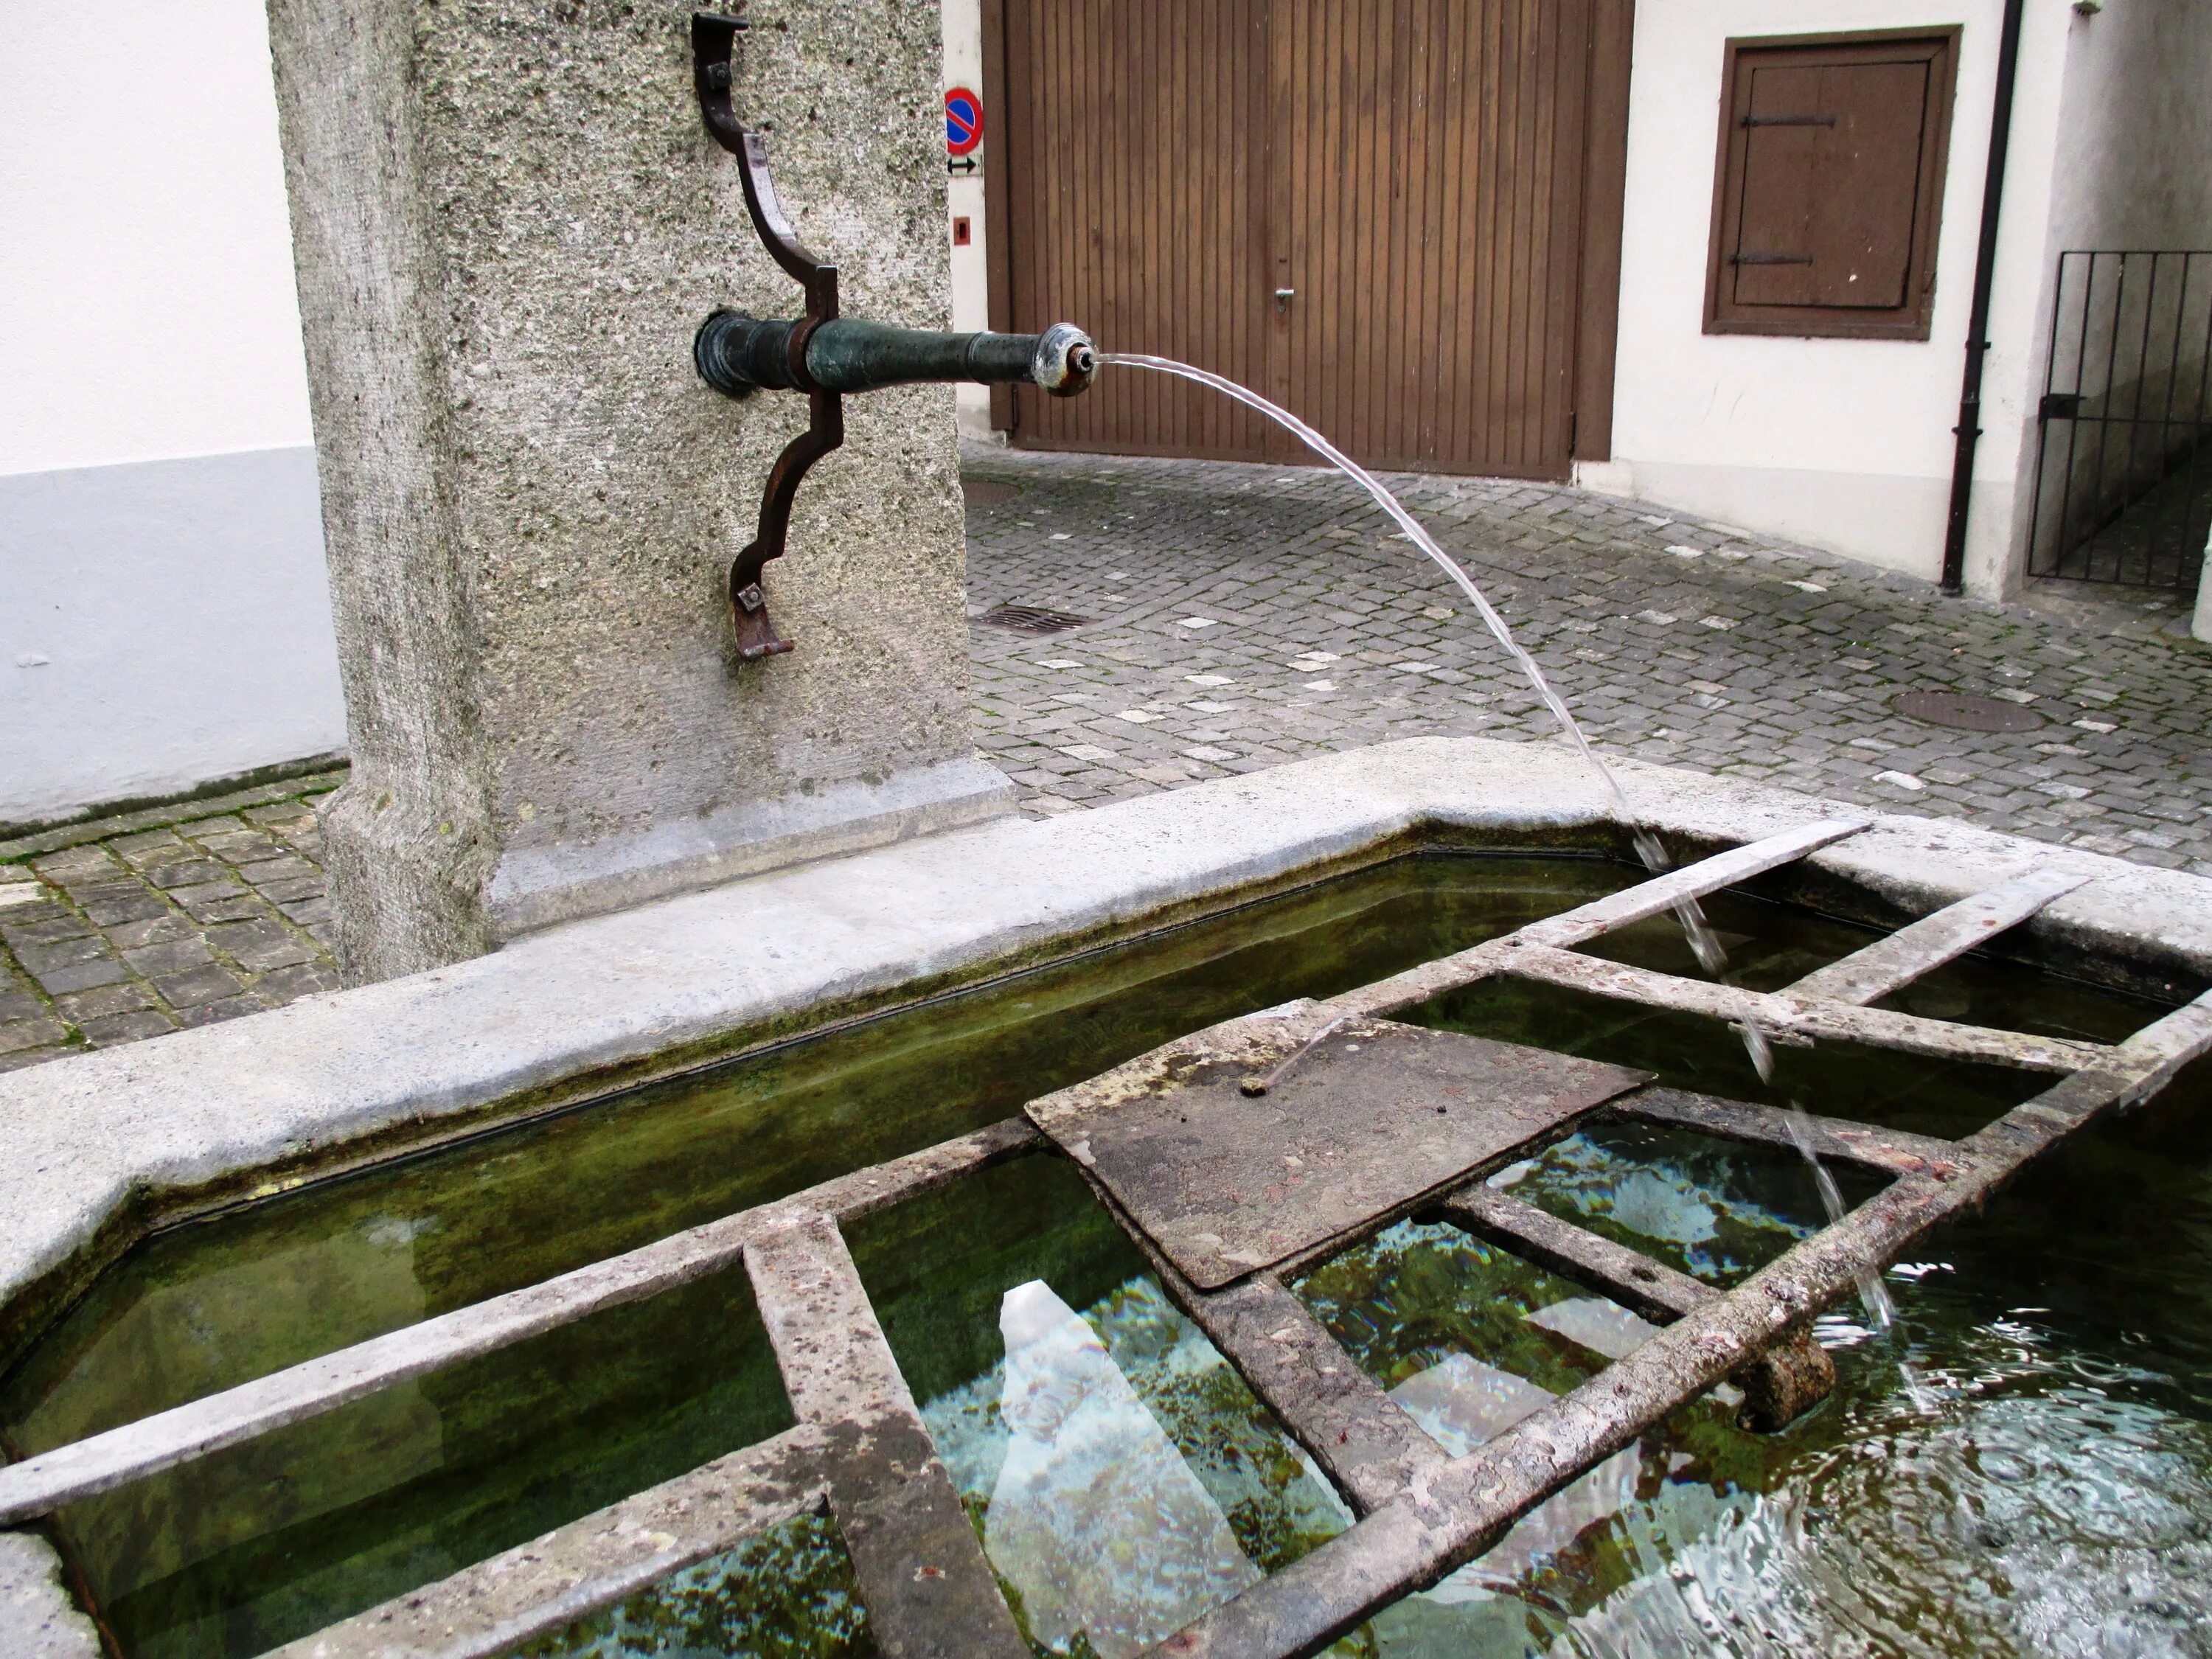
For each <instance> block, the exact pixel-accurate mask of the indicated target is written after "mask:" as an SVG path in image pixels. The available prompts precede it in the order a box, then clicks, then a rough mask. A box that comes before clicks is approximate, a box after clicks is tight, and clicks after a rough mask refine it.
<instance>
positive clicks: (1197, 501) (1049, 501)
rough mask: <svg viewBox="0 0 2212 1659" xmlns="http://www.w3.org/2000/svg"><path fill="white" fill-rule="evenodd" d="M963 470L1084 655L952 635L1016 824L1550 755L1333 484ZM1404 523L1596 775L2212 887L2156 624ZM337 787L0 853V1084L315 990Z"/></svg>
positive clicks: (1903, 586) (1013, 566)
mask: <svg viewBox="0 0 2212 1659" xmlns="http://www.w3.org/2000/svg"><path fill="white" fill-rule="evenodd" d="M965 471H966V476H967V480H968V489H969V598H970V601H971V603H970V606H969V609H970V611H971V613H972V614H975V615H977V616H980V615H981V613H983V612H985V611H988V610H990V609H992V608H993V607H996V606H1000V605H1018V606H1027V607H1032V608H1035V609H1040V610H1048V611H1060V612H1065V613H1068V614H1071V615H1073V616H1077V617H1084V618H1086V619H1088V620H1086V621H1085V622H1084V623H1082V624H1081V625H1080V626H1077V627H1073V628H1069V629H1064V630H1061V631H1055V632H1053V633H1050V634H1047V635H1036V634H1025V633H1022V632H1018V631H1014V630H1012V629H1006V628H1002V627H999V626H994V625H990V624H987V623H981V622H980V621H979V622H977V623H975V625H974V627H973V628H972V630H971V631H972V636H973V641H974V671H975V702H976V720H977V737H978V741H979V743H980V744H981V747H982V749H983V750H985V752H986V753H987V754H988V755H990V756H991V757H993V758H994V759H995V760H996V761H997V762H998V763H999V764H1000V766H1002V767H1003V768H1004V769H1006V771H1007V772H1008V773H1009V774H1010V775H1012V777H1013V778H1014V779H1015V780H1016V781H1017V782H1018V783H1019V784H1020V785H1021V786H1022V787H1023V792H1024V793H1023V800H1024V806H1025V808H1026V809H1027V810H1029V811H1032V812H1065V811H1077V810H1079V809H1080V808H1083V807H1085V806H1090V805H1097V804H1098V803H1100V802H1103V801H1108V800H1115V799H1121V798H1123V797H1126V796H1129V795H1133V794H1141V793H1147V792H1150V791H1152V790H1157V789H1163V788H1171V787H1176V786H1177V785H1179V784H1183V783H1188V782H1194V781H1198V780H1200V779H1203V778H1207V777H1218V776H1220V775H1224V774H1225V773H1230V772H1242V771H1249V770H1252V769H1255V768H1259V767H1264V766H1273V765H1276V764H1279V763H1282V762H1285V761H1290V760H1296V759H1297V758H1299V757H1302V756H1305V755H1310V754H1314V753H1317V752H1320V751H1322V750H1331V749H1343V748H1350V747H1354V746H1358V745H1360V744H1370V743H1376V742H1379V741H1382V740H1383V739H1385V738H1396V737H1412V736H1418V735H1426V734H1434V733H1443V732H1479V733H1481V734H1483V735H1485V736H1489V737H1495V738H1508V739H1516V740H1528V741H1555V740H1556V738H1555V735H1554V732H1553V724H1552V721H1551V719H1550V716H1549V715H1548V714H1546V713H1545V712H1544V710H1543V708H1542V707H1541V704H1539V702H1537V700H1536V698H1535V696H1534V694H1533V693H1532V692H1531V691H1530V690H1528V687H1527V685H1526V684H1524V683H1523V682H1522V680H1521V679H1520V678H1518V676H1517V675H1516V672H1515V671H1513V670H1512V668H1511V666H1510V664H1509V663H1508V662H1507V660H1506V659H1505V657H1504V653H1503V652H1502V651H1500V650H1499V649H1498V647H1497V645H1496V644H1495V643H1494V642H1493V641H1492V640H1491V639H1490V638H1489V636H1488V635H1487V634H1486V633H1485V632H1484V631H1483V629H1482V628H1481V625H1480V622H1479V621H1478V620H1477V619H1476V618H1475V617H1473V616H1472V615H1471V614H1468V606H1467V605H1466V604H1465V602H1464V600H1463V599H1462V597H1461V596H1460V594H1459V593H1458V592H1456V591H1455V589H1454V588H1453V587H1452V586H1450V585H1449V582H1448V581H1447V580H1446V579H1445V578H1444V577H1443V574H1441V573H1439V572H1437V571H1436V570H1435V569H1434V568H1431V566H1430V565H1429V563H1428V562H1427V561H1426V560H1425V559H1424V558H1422V557H1421V556H1419V553H1418V552H1417V551H1416V550H1414V549H1413V547H1412V545H1411V544H1409V543H1408V542H1406V541H1404V540H1403V539H1400V538H1396V537H1395V535H1394V534H1393V533H1392V530H1393V527H1392V526H1390V524H1389V521H1388V520H1385V519H1384V518H1383V515H1382V513H1379V512H1378V511H1376V509H1375V508H1373V507H1371V506H1370V504H1369V503H1368V502H1367V501H1366V500H1365V498H1364V496H1362V495H1359V493H1358V491H1357V490H1356V489H1354V488H1353V486H1352V485H1351V484H1350V483H1346V482H1345V481H1344V480H1342V479H1340V478H1339V477H1336V476H1335V475H1334V474H1324V473H1322V472H1320V471H1310V470H1307V469H1303V468H1299V469H1287V468H1280V467H1255V466H1236V465H1214V464H1208V463H1201V462H1192V461H1153V460H1132V459H1107V458H1098V457H1085V456H1064V455H1042V454H1026V453H1011V452H1006V451H1000V450H983V451H975V452H971V453H969V456H968V458H967V460H966V463H965ZM1394 482H1398V481H1394ZM1403 494H1404V495H1405V498H1406V500H1407V504H1408V506H1409V507H1412V508H1413V511H1414V512H1415V513H1417V514H1418V515H1419V516H1420V517H1421V518H1422V520H1424V522H1425V523H1427V524H1428V525H1430V526H1431V528H1432V529H1433V530H1434V531H1435V532H1436V533H1437V537H1438V539H1440V540H1441V541H1442V542H1443V544H1445V545H1446V546H1447V547H1449V548H1450V549H1451V550H1453V551H1454V552H1455V553H1456V554H1458V555H1460V556H1462V558H1463V559H1464V560H1465V562H1467V564H1468V568H1469V571H1470V573H1471V574H1473V575H1474V579H1475V580H1476V581H1477V582H1479V583H1480V584H1482V585H1483V586H1484V589H1485V591H1486V592H1487V593H1488V594H1489V595H1490V597H1491V599H1492V601H1493V602H1494V603H1496V604H1497V605H1498V607H1499V609H1500V610H1502V611H1504V613H1505V616H1506V619H1507V621H1508V622H1509V623H1510V624H1511V625H1512V626H1513V628H1514V629H1515V631H1516V635H1517V636H1518V637H1519V638H1520V639H1521V641H1522V643H1523V644H1525V645H1526V646H1527V647H1528V648H1529V649H1530V650H1531V651H1532V652H1533V653H1534V654H1535V655H1536V657H1537V658H1538V659H1539V660H1540V661H1541V663H1542V664H1543V665H1544V667H1545V669H1546V671H1547V673H1549V674H1550V675H1552V676H1553V678H1554V680H1555V682H1556V684H1558V686H1559V690H1561V691H1562V692H1563V693H1564V694H1565V696H1566V698H1567V700H1568V702H1570V703H1571V705H1572V706H1573V707H1574V708H1575V709H1576V710H1577V713H1578V714H1580V715H1581V717H1582V718H1583V720H1584V721H1585V723H1586V725H1587V728H1588V730H1589V734H1590V736H1591V738H1592V739H1593V740H1594V741H1595V743H1596V744H1598V746H1599V747H1600V748H1601V750H1607V751H1610V752H1613V753H1619V754H1628V755H1636V756H1640V757H1644V758H1647V759H1650V760H1656V761H1663V762H1668V763H1674V764H1678V765H1683V766H1690V767H1696V768H1699V769H1705V770H1710V771H1717V772H1726V773H1733V774H1737V775H1743V776H1747V777H1757V778H1765V779H1769V780H1771V781H1776V782H1779V783H1783V784H1785V785H1789V786H1791V787H1797V788H1800V789H1803V790H1806V791H1808V792H1810V793H1818V794H1821V795H1826V796H1829V797H1832V798H1837V799H1844V800H1851V801H1858V802H1863V803H1866V804H1868V805H1878V806H1881V807H1884V808H1887V809H1892V810H1902V811H1915V812H1923V813H1936V814H1955V815H1959V816H1962V817H1971V818H1972V819H1974V820H1975V821H1976V822H1978V823H1984V824H1986V825H1988V826H1990V827H1991V828H1994V829H2007V830H2011V831H2013V832H2015V833H2017V834H2021V835H2025V836H2037V837H2039V838H2041V839H2044V840H2047V841H2055V842H2069V843H2072V844H2075V845H2079V846H2082V847H2087V848H2091V849H2093V850H2094V851H2097V852H2100V853H2109V854H2117V855H2119V856H2121V857H2125V858H2130V859H2134V860H2138V861H2140V862H2143V863H2148V864H2156V865H2161V866H2169V867H2175V868H2187V869H2191V870H2193V871H2195V872H2197V873H2199V874H2205V875H2212V742H2208V740H2207V737H2206V732H2205V725H2206V722H2205V711H2206V710H2207V709H2208V708H2212V650H2207V649H2206V648H2205V647H2201V646H2198V645H2197V644H2195V643H2193V642H2192V641H2190V640H2189V639H2188V638H2187V637H2186V633H2185V616H2184V614H2183V612H2182V611H2181V609H2180V607H2179V605H2177V604H2175V603H2173V602H2172V601H2166V602H2164V603H2163V605H2161V606H2160V608H2155V609H2154V608H2148V607H2149V606H2151V605H2158V603H2159V602H2157V601H2155V600H2153V599H2148V597H2147V596H2143V595H2139V594H2137V595H2128V594H2123V593H2120V592H2118V591H2110V592H2108V594H2107V596H2106V598H2105V599H2103V600H2102V601H2101V602H2099V603H2095V604H2084V603H2082V602H2081V601H2080V600H2079V599H2066V600H2061V599H2054V598H2052V597H2051V595H2050V594H2049V593H2048V592H2045V593H2042V594H2039V595H2038V596H2037V597H2036V598H2035V599H2034V601H2033V603H2032V604H2023V605H2011V606H2008V607H2005V608H2003V609H2002V610H2000V609H1997V608H1996V607H1992V606H1989V605H1983V604H1979V603H1978V602H1972V601H1961V600H1944V599H1940V598H1939V597H1938V596H1937V595H1936V592H1935V590H1934V589H1933V588H1932V587H1929V586H1928V585H1926V584H1925V583H1921V582H1916V581H1911V580H1905V579H1904V578H1902V577H1894V576H1886V575H1882V574H1879V573H1876V572H1873V571H1870V570H1869V569H1867V568H1863V567H1859V566H1854V565H1850V564H1848V563H1846V562H1844V561H1842V560H1840V559H1836V558H1832V557H1830V556H1825V555H1820V554H1812V553H1807V552H1804V551H1802V550H1797V549H1793V548H1790V547H1788V546H1785V545H1783V544H1778V543H1775V542H1772V541H1770V540H1766V539H1765V538H1759V537H1754V536H1748V535H1744V534H1740V533H1737V532H1731V531H1729V530H1727V529H1725V528H1723V527H1722V526H1714V525H1708V524H1704V523H1700V522H1699V521H1698V520H1694V519H1691V518H1688V517H1685V516H1681V515H1669V514H1667V513H1662V512H1660V511H1658V510H1656V509H1647V508H1644V507H1638V506H1635V505H1631V504H1626V503H1622V502H1619V501H1610V500H1607V499H1605V498H1602V497H1599V496H1594V495H1587V494H1584V493H1582V492H1578V491H1575V490H1571V489H1559V488H1554V487H1551V486H1547V485H1536V484H1526V483H1511V482H1501V481H1498V480H1484V479H1448V478H1428V479H1415V480H1410V481H1404V489H1403ZM795 556H796V555H795ZM1911 691H1941V692H1956V693H1964V694H1967V695H1970V696H1978V697H1985V698H1990V699H1993V700H1995V702H1996V705H1997V706H1999V707H2001V708H2003V709H2006V710H2009V711H2012V712H2011V714H2010V715H2009V718H2010V719H2011V720H2012V721H2013V722H2014V723H2015V724H2017V725H2019V726H2022V727H2024V728H2026V729H2022V730H2017V731H2002V732H1982V731H1962V730H1957V729H1953V728H1950V727H1946V726H1934V725H1929V724H1926V723H1924V722H1923V721H1921V720H1915V719H1912V718H1910V717H1908V716H1907V715H1905V714H1900V713H1899V712H1898V711H1897V710H1896V709H1895V708H1893V706H1892V705H1893V702H1894V700H1895V699H1896V698H1897V697H1898V696H1899V695H1900V694H1903V693H1906V692H1911ZM336 781H337V779H336V777H335V776H325V777H322V778H319V779H309V780H301V781H300V782H298V783H295V784H294V785H290V786H283V787H275V786H272V787H265V788H264V789H263V790H261V791H259V792H257V793H253V794H252V795H250V796H246V797H241V798H240V799H235V800H230V801H221V802H207V803H202V804H201V805H198V806H197V807H194V806H190V805H186V806H180V807H178V808H176V809H173V811H171V812H169V813H166V814H164V813H159V812H155V813H142V814H139V815H137V817H135V818H133V819H130V820H125V821H121V822H118V823H115V824H113V825H112V826H108V827H107V828H108V829H109V833H106V834H102V833H101V826H97V825H94V826H82V827H80V828H79V829H76V830H75V831H64V832H59V833H56V834H50V835H48V836H42V837H34V838H30V839H28V840H27V841H24V842H16V843H13V844H10V845H0V945H4V950H0V1070H7V1069H11V1068H13V1067H15V1066H26V1065H31V1064H35V1063H37V1062H39V1061H40V1060H48V1059H52V1058H55V1057H57V1056H58V1055H61V1054H68V1053H71V1052H75V1051H76V1050H79V1049H81V1048H84V1047H86V1046H94V1047H104V1046H107V1045H111V1044H114V1043H118V1042H131V1041H134V1040H137V1039H138V1038H141V1037H145V1036H155V1035H158V1034H159V1033H161V1032H163V1031H167V1030H174V1029H176V1028H178V1027H179V1026H188V1025H195V1024H204V1023H207V1022H209V1021H212V1020H217V1019H223V1018H231V1017H233V1016H234V1015H238V1014H242V1013H248V1012H255V1011H257V1010H259V1009H262V1008H267V1007H273V1006H280V1005H281V1004H283V1003H284V1002H287V1001H289V1000H292V999H294V998H295V997H298V996H301V995H304V994H307V993H309V992H312V991H315V990H319V989H324V988H327V987H329V986H331V984H333V983H334V982H335V976H334V975H333V972H332V969H331V962H330V957H329V955H328V952H327V951H326V949H325V935H326V928H327V923H326V920H325V918H326V916H327V900H326V899H325V896H324V889H323V876H322V870H321V867H320V864H319V848H318V843H317V840H316V831H315V822H314V817H313V799H314V798H315V797H316V796H317V795H318V794H319V792H321V791H323V790H325V789H327V788H329V787H332V786H333V785H334V784H335V782H336ZM288 790H289V793H287V792H288ZM168 820H173V822H170V821H168Z"/></svg>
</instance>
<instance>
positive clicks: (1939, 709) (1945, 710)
mask: <svg viewBox="0 0 2212 1659" xmlns="http://www.w3.org/2000/svg"><path fill="white" fill-rule="evenodd" d="M1890 707H1891V708H1894V709H1895V710H1897V712H1898V713H1899V714H1903V715H1905V716H1906V717H1908V718H1909V719H1911V720H1925V721H1927V722H1928V724H1929V725H1930V726H1955V727H1957V728H1958V729H1959V730H1960V731H1961V732H2033V731H2034V730H2035V728H2036V727H2037V726H2040V725H2042V724H2043V716H2042V715H2040V714H2037V713H2036V712H2035V711H2034V710H2033V709H2032V708H2021V706H2020V705H2019V704H2018V703H2016V702H2002V701H2000V700H1999V699H1997V698H1996V697H1975V696H1968V695H1966V693H1965V692H1963V691H1907V692H1905V694H1904V695H1903V696H1899V698H1898V699H1897V701H1896V702H1893V703H1892V704H1890Z"/></svg>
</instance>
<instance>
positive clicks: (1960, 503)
mask: <svg viewBox="0 0 2212 1659" xmlns="http://www.w3.org/2000/svg"><path fill="white" fill-rule="evenodd" d="M2023 3H2024V0H2005V9H2004V35H2003V38H2002V40H1999V41H1998V43H1997V95H1996V107H1995V108H1993V109H1992V110H1991V111H1990V170H1989V176H1988V177H1987V178H1986V179H1984V180H1983V182H1982V240H1981V246H1979V248H1978V249H1977V250H1976V252H1975V254H1974V306H1973V314H1972V317H1971V318H1970V319H1968V320H1967V323H1966V381H1965V384H1964V385H1962V386H1960V390H1959V424H1958V425H1957V426H1955V427H1954V428H1951V429H1952V431H1953V432H1954V433H1955V434H1957V435H1958V439H1959V448H1958V453H1957V454H1956V456H1955V457H1954V459H1953V460H1952V462H1951V517H1950V521H1949V523H1948V525H1947V526H1945V529H1944V532H1943V591H1944V592H1946V593H1952V594H1956V593H1958V592H1960V591H1961V590H1962V589H1963V588H1964V586H1966V509H1967V506H1968V503H1969V502H1970V501H1972V497H1973V490H1974V446H1975V444H1976V443H1977V442H1978V441H1980V438H1981V435H1982V360H1983V359H1984V357H1985V356H1988V355H1989V349H1990V342H1989V338H1988V336H1989V331H1990V279H1991V276H1993V274H1994V273H1995V270H1996V262H1997V208H1998V205H1999V204H2000V203H2001V202H2002V199H2003V197H2004V173H2005V151H2006V150H2007V149H2008V148H2009V147H2010V145H2011V143H2012V88H2013V82H2014V81H2015V79H2016V78H2017V76H2018V74H2019V70H2020V14H2021V6H2022V4H2023Z"/></svg>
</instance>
